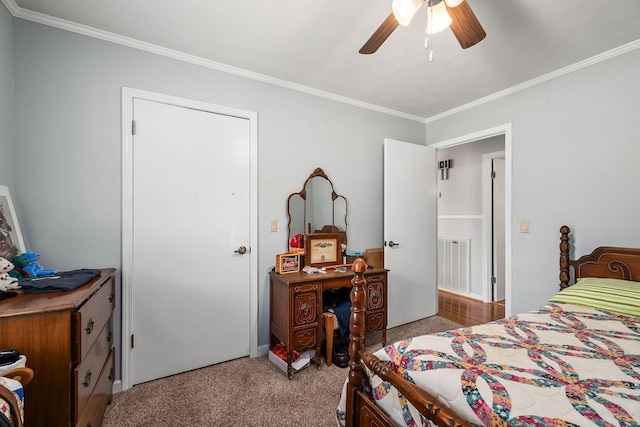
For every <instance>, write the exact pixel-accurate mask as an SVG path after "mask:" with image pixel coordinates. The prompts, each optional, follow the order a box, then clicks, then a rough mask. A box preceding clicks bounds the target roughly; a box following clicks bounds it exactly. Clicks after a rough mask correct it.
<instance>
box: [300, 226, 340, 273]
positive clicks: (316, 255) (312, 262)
mask: <svg viewBox="0 0 640 427" xmlns="http://www.w3.org/2000/svg"><path fill="white" fill-rule="evenodd" d="M304 251H305V265H309V266H311V267H326V266H329V265H336V264H342V236H341V235H340V234H334V233H314V234H307V235H305V236H304Z"/></svg>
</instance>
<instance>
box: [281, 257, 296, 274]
mask: <svg viewBox="0 0 640 427" xmlns="http://www.w3.org/2000/svg"><path fill="white" fill-rule="evenodd" d="M298 271H300V255H298V254H292V253H287V254H279V255H276V273H278V274H287V273H296V272H298Z"/></svg>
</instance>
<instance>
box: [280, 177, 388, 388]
mask: <svg viewBox="0 0 640 427" xmlns="http://www.w3.org/2000/svg"><path fill="white" fill-rule="evenodd" d="M287 214H288V217H289V222H288V224H287V229H288V236H287V244H288V246H289V250H292V247H298V244H299V242H300V241H304V243H303V246H305V247H306V249H305V252H306V256H305V258H304V260H303V261H302V262H301V263H300V266H299V267H300V268H302V267H303V265H308V266H313V267H326V268H327V270H328V272H327V273H315V274H308V273H303V272H296V273H286V274H277V273H276V272H271V273H270V276H271V277H270V282H271V286H270V288H271V303H270V314H269V317H270V323H269V325H270V326H269V328H270V329H269V331H270V338H269V341H270V348H273V347H274V346H275V345H276V344H278V342H282V343H283V344H284V346H285V347H286V350H287V359H288V360H287V373H288V374H289V379H293V367H292V366H291V362H293V352H294V350H295V351H297V352H302V351H305V350H312V349H314V348H315V350H316V364H317V366H318V369H319V368H320V352H321V346H322V341H323V333H322V330H323V324H322V323H323V308H324V304H323V292H324V291H325V290H327V289H340V288H351V287H352V284H351V280H352V279H353V276H354V273H353V271H351V269H349V270H348V271H346V272H344V273H340V272H336V271H335V270H334V269H331V268H330V266H332V265H333V266H334V267H335V265H336V264H341V263H342V262H343V259H342V253H343V251H344V248H345V246H346V245H347V240H348V239H347V199H346V197H344V196H342V195H340V194H338V193H336V191H335V189H334V188H333V183H332V182H331V180H330V179H329V177H328V176H327V175H326V174H325V172H324V171H323V170H322V169H321V168H316V169H315V170H314V171H313V172H312V173H311V174H310V175H309V177H308V178H307V179H306V181H305V182H304V184H303V186H302V189H301V190H300V191H299V192H297V193H292V194H290V195H289V197H288V198H287ZM323 233H328V234H323ZM301 236H302V237H304V239H299V238H300V237H301ZM292 238H294V241H295V240H298V242H296V243H294V244H292ZM323 240H324V241H323ZM332 240H333V242H332ZM336 242H337V243H336ZM312 248H313V250H315V251H316V252H315V255H318V252H317V251H319V250H320V251H322V250H323V249H318V248H331V249H330V250H329V251H328V252H327V254H326V255H327V258H326V259H325V257H324V256H322V257H317V256H316V257H314V252H313V251H312V250H311V249H312ZM323 255H325V254H323ZM316 258H319V259H316ZM364 276H365V278H366V280H367V286H366V289H365V291H366V299H367V305H366V307H367V312H366V315H365V316H366V317H365V321H366V324H365V330H366V331H367V332H369V331H377V330H381V331H382V343H383V344H386V342H387V270H385V269H384V268H369V269H367V272H366V273H365V274H364ZM327 333H333V329H331V330H330V332H327ZM328 345H330V343H328Z"/></svg>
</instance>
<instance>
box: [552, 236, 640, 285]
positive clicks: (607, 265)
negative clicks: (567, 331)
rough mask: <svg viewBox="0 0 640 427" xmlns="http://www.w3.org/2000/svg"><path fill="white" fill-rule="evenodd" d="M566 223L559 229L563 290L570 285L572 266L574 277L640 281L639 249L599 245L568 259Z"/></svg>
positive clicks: (568, 248)
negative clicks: (581, 254) (575, 258)
mask: <svg viewBox="0 0 640 427" xmlns="http://www.w3.org/2000/svg"><path fill="white" fill-rule="evenodd" d="M570 232H571V230H570V229H569V227H567V226H566V225H564V226H562V227H561V228H560V234H561V237H560V289H564V288H566V287H567V286H569V285H570V283H569V282H570V280H571V275H570V268H573V274H574V279H576V280H577V279H579V278H581V277H603V278H611V279H623V280H633V281H637V282H640V249H635V248H620V247H616V246H600V247H597V248H596V249H594V250H593V252H591V253H590V254H588V255H583V256H581V257H580V258H578V259H577V260H572V259H570V258H569V250H570V245H569V233H570Z"/></svg>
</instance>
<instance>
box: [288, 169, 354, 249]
mask: <svg viewBox="0 0 640 427" xmlns="http://www.w3.org/2000/svg"><path fill="white" fill-rule="evenodd" d="M287 214H288V215H289V224H288V229H289V233H288V236H287V239H288V241H287V242H289V241H290V240H291V238H292V237H293V236H295V235H297V234H302V235H305V234H312V233H339V234H341V235H342V243H343V244H346V243H347V199H346V198H345V197H344V196H341V195H340V194H338V193H336V192H335V190H334V188H333V183H332V182H331V180H330V179H329V177H327V175H326V174H325V173H324V171H323V170H322V169H321V168H316V170H314V171H313V172H312V173H311V175H309V177H308V178H307V180H306V181H305V182H304V185H303V186H302V190H300V192H298V193H292V194H291V195H289V198H288V199H287ZM287 244H288V243H287Z"/></svg>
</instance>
